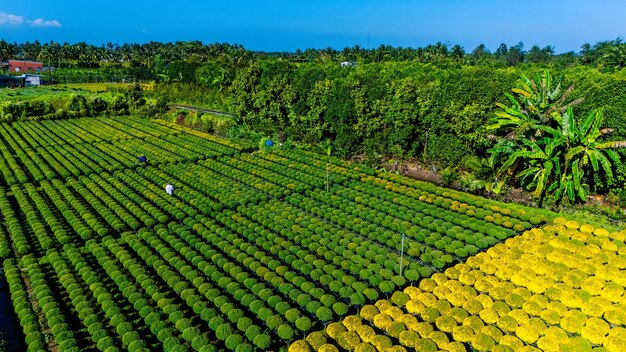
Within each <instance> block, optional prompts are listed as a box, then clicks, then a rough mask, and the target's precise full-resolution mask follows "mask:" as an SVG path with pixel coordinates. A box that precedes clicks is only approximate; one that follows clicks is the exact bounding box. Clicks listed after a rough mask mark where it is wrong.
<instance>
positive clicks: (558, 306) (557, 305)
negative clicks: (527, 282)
mask: <svg viewBox="0 0 626 352" xmlns="http://www.w3.org/2000/svg"><path fill="white" fill-rule="evenodd" d="M546 308H548V309H552V310H554V311H555V312H557V313H559V315H561V316H562V315H565V313H567V312H568V310H567V307H566V306H565V305H564V304H563V303H561V302H559V301H552V302H550V303H548V305H547V306H546Z"/></svg>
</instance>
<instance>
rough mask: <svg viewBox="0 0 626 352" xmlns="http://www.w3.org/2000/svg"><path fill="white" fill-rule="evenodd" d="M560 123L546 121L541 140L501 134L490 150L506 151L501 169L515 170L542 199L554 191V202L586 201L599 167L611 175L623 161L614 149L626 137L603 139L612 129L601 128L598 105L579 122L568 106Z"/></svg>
mask: <svg viewBox="0 0 626 352" xmlns="http://www.w3.org/2000/svg"><path fill="white" fill-rule="evenodd" d="M558 122H559V128H551V127H547V126H543V127H542V131H543V132H546V133H545V134H544V136H543V137H542V138H540V139H537V140H532V139H529V138H524V137H521V138H518V139H515V140H507V139H501V140H500V142H499V143H498V144H497V145H496V147H494V148H492V149H490V150H489V152H490V153H492V156H493V155H497V154H502V155H506V156H507V157H506V161H505V162H504V163H503V164H502V166H501V167H500V170H499V174H508V175H514V176H515V177H516V178H517V179H518V180H519V182H520V184H522V185H523V186H525V187H526V188H527V189H529V190H532V195H533V197H535V198H537V199H538V200H539V201H540V202H541V201H543V199H544V197H545V196H546V195H547V194H554V200H555V201H556V202H561V201H562V200H564V199H567V200H569V201H570V202H575V201H577V200H580V201H585V199H586V197H587V191H586V189H587V188H589V185H588V184H587V183H585V180H591V181H592V180H593V176H594V175H595V174H596V173H600V171H603V172H604V174H605V175H606V177H608V178H611V177H613V171H612V170H613V168H614V167H617V166H619V165H621V160H620V157H619V154H617V153H616V152H615V151H614V150H612V148H620V147H626V141H610V142H603V141H600V140H599V139H600V137H602V136H603V135H604V134H606V133H608V132H609V131H608V130H602V129H601V128H600V127H601V125H602V122H603V114H602V111H600V110H594V111H592V112H591V113H590V114H589V116H587V118H586V119H585V120H584V121H583V122H582V124H579V123H577V121H576V119H575V117H574V114H573V110H572V107H571V106H569V107H567V108H566V110H565V112H564V113H563V114H562V115H561V117H560V119H559V121H558Z"/></svg>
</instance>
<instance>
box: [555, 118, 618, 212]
mask: <svg viewBox="0 0 626 352" xmlns="http://www.w3.org/2000/svg"><path fill="white" fill-rule="evenodd" d="M603 120H604V115H603V113H602V110H594V111H592V112H591V113H589V115H588V116H587V118H586V119H585V120H584V121H583V123H582V124H580V125H579V124H577V123H576V120H575V119H574V114H573V111H572V109H571V107H570V108H568V109H567V110H566V112H565V113H564V114H563V117H562V120H561V131H562V134H563V136H564V138H565V139H566V141H567V146H568V148H567V152H566V154H565V159H564V174H563V177H564V181H563V183H565V184H566V185H565V187H559V188H558V190H557V192H555V197H556V196H559V195H560V194H561V193H564V192H566V193H567V196H568V198H569V199H570V201H572V200H573V198H574V197H573V196H572V193H574V194H575V195H577V196H578V198H579V199H580V200H584V199H585V198H586V193H585V188H584V187H582V186H583V184H582V180H583V177H585V176H587V179H589V180H592V179H593V176H594V174H596V173H599V172H600V169H602V171H603V172H604V174H605V175H606V177H608V178H612V177H613V169H614V168H615V167H618V166H620V165H621V163H622V162H621V159H620V156H619V154H618V153H616V152H615V151H614V150H612V149H613V148H622V147H626V141H608V142H606V141H601V140H600V138H601V137H602V136H603V135H605V134H607V133H609V132H610V130H603V129H601V126H602V122H603ZM589 166H591V168H590V167H589ZM570 169H571V177H569V178H568V176H569V174H568V172H570Z"/></svg>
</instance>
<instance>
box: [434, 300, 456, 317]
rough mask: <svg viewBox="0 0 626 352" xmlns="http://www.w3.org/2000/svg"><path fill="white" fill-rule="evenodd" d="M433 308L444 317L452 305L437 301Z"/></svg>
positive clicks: (444, 301)
mask: <svg viewBox="0 0 626 352" xmlns="http://www.w3.org/2000/svg"><path fill="white" fill-rule="evenodd" d="M433 308H435V309H437V311H439V313H440V314H441V315H445V314H448V312H449V311H450V309H452V305H451V304H450V302H448V301H446V300H445V299H440V300H438V301H437V303H435V305H434V306H433Z"/></svg>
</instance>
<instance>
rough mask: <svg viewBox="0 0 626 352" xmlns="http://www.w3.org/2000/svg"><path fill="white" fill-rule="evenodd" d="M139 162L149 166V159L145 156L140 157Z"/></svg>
mask: <svg viewBox="0 0 626 352" xmlns="http://www.w3.org/2000/svg"><path fill="white" fill-rule="evenodd" d="M139 162H140V163H143V164H146V165H148V158H147V157H146V156H145V155H141V156H140V157H139Z"/></svg>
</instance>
